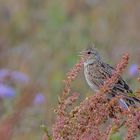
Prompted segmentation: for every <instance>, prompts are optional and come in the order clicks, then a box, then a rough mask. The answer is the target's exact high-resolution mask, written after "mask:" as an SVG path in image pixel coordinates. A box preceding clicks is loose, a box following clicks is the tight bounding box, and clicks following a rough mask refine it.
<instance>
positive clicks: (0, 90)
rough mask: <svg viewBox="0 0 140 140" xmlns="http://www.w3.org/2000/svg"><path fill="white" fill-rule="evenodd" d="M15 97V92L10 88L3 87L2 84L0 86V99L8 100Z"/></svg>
mask: <svg viewBox="0 0 140 140" xmlns="http://www.w3.org/2000/svg"><path fill="white" fill-rule="evenodd" d="M15 95H16V92H15V90H14V89H13V88H12V87H10V86H7V85H4V84H0V97H1V98H8V99H10V98H13V97H15Z"/></svg>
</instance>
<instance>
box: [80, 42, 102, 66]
mask: <svg viewBox="0 0 140 140" xmlns="http://www.w3.org/2000/svg"><path fill="white" fill-rule="evenodd" d="M80 56H82V57H83V58H84V60H85V63H87V64H91V63H93V62H95V61H100V60H101V57H100V54H99V53H98V51H97V50H96V48H95V47H94V45H93V44H92V45H88V47H87V48H86V49H85V50H83V51H82V52H80Z"/></svg>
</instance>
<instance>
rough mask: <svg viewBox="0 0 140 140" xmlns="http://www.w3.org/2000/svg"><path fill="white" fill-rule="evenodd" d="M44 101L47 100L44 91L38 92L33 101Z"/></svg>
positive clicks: (35, 102) (37, 102)
mask: <svg viewBox="0 0 140 140" xmlns="http://www.w3.org/2000/svg"><path fill="white" fill-rule="evenodd" d="M43 102H45V96H44V95H43V93H38V94H37V95H36V96H35V98H34V100H33V103H34V104H42V103H43Z"/></svg>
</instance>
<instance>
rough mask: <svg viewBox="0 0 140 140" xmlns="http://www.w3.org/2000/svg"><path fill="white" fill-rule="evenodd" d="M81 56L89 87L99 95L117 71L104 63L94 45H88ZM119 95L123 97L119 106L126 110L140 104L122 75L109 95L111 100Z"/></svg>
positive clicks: (139, 100)
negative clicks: (108, 79) (105, 83)
mask: <svg viewBox="0 0 140 140" xmlns="http://www.w3.org/2000/svg"><path fill="white" fill-rule="evenodd" d="M80 55H81V56H82V57H84V58H85V59H84V75H85V79H86V81H87V83H88V85H89V87H90V88H91V89H92V90H93V91H95V92H96V93H98V92H99V91H100V88H101V87H102V86H103V85H104V82H105V81H106V80H107V78H111V76H112V75H113V73H114V72H115V71H116V70H115V68H114V67H112V66H111V65H109V64H108V63H106V62H104V60H103V58H102V57H101V55H100V54H99V52H98V51H97V49H96V48H95V46H94V44H90V45H88V47H87V48H86V49H85V50H83V51H82V52H80ZM117 95H122V98H121V99H119V101H118V102H119V105H120V106H121V107H123V108H125V109H128V108H129V107H130V106H134V107H136V106H137V104H139V103H140V99H139V98H137V97H136V96H135V94H134V92H133V90H132V89H131V88H130V86H129V85H128V84H127V83H126V81H125V80H124V79H123V78H122V77H121V76H120V75H119V76H118V80H117V81H116V83H115V84H114V85H113V87H112V89H111V91H110V92H109V93H108V94H107V96H108V99H109V100H110V99H112V98H113V97H115V96H117ZM130 95H131V96H130Z"/></svg>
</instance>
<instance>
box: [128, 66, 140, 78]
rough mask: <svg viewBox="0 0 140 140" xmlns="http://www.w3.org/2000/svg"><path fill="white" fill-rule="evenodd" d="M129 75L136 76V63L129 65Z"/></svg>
mask: <svg viewBox="0 0 140 140" xmlns="http://www.w3.org/2000/svg"><path fill="white" fill-rule="evenodd" d="M128 72H129V75H130V76H137V75H138V73H139V71H138V65H137V64H132V65H131V66H130V67H129V71H128Z"/></svg>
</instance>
